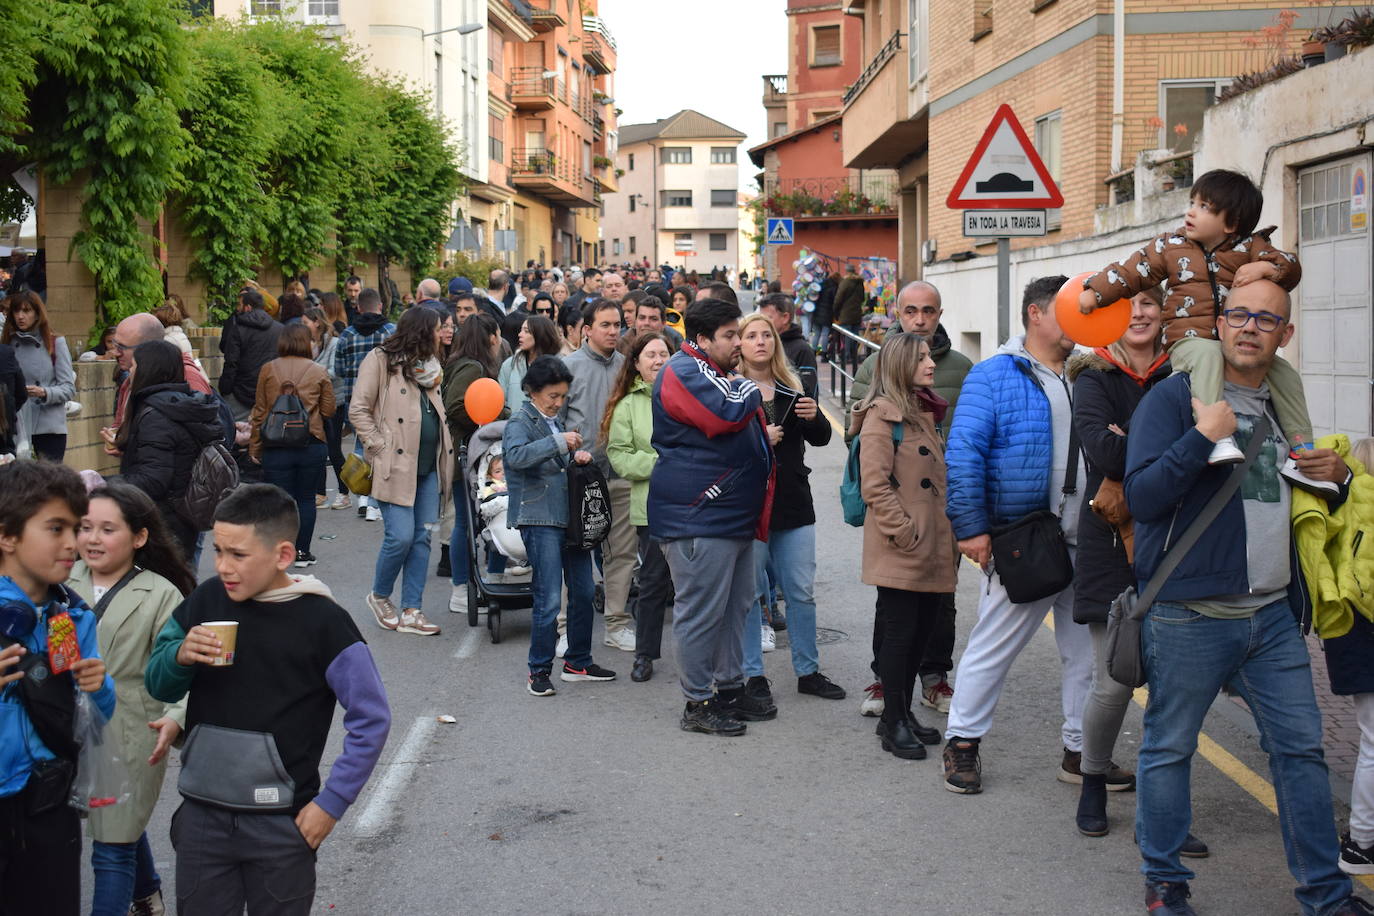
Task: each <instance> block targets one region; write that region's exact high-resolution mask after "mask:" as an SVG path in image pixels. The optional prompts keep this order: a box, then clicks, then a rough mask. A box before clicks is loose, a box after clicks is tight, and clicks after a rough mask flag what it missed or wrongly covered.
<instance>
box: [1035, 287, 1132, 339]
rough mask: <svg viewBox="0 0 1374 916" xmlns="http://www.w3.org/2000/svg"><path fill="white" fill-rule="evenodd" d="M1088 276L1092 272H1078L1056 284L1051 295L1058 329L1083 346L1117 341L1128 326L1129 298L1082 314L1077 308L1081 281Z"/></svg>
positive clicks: (1129, 315) (1081, 290)
mask: <svg viewBox="0 0 1374 916" xmlns="http://www.w3.org/2000/svg"><path fill="white" fill-rule="evenodd" d="M1091 276H1092V272H1088V273H1081V274H1079V275H1078V276H1076V277H1070V278H1069V281H1068V282H1067V283H1065V284H1064V285H1063V286H1061V287H1059V292H1058V293H1056V294H1055V297H1054V317H1055V319H1056V320H1057V321H1058V322H1059V330H1061V331H1063V332H1064V336H1066V337H1068V338H1069V340H1072V341H1073V342H1074V343H1076V344H1079V345H1080V346H1084V347H1105V346H1107V345H1108V344H1113V343H1116V342H1117V341H1118V340H1120V339H1121V335H1122V334H1125V333H1126V328H1128V327H1130V324H1131V300H1130V299H1118V300H1116V301H1115V302H1110V303H1107V304H1106V305H1100V306H1098V307H1097V308H1095V309H1093V311H1092V313H1091V314H1088V315H1084V314H1083V313H1082V312H1080V311H1079V310H1078V296H1079V294H1080V293H1082V292H1083V281H1084V280H1086V279H1088V278H1089V277H1091Z"/></svg>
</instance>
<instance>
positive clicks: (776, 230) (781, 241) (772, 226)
mask: <svg viewBox="0 0 1374 916" xmlns="http://www.w3.org/2000/svg"><path fill="white" fill-rule="evenodd" d="M768 244H770V245H791V244H792V217H790V216H770V217H768Z"/></svg>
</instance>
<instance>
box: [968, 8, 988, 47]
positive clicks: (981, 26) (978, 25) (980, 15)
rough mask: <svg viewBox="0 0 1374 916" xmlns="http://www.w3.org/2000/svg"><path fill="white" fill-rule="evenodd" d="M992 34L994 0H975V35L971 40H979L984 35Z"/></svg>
mask: <svg viewBox="0 0 1374 916" xmlns="http://www.w3.org/2000/svg"><path fill="white" fill-rule="evenodd" d="M990 34H992V0H973V35H972V37H970V38H969V41H977V40H978V39H980V38H982V37H983V36H984V35H990Z"/></svg>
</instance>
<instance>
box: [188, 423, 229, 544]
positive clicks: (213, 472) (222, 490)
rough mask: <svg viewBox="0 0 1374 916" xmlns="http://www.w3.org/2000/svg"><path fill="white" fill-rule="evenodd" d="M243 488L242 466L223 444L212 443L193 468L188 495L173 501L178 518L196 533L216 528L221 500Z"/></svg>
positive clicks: (202, 452) (203, 451) (201, 453)
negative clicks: (235, 489) (240, 474)
mask: <svg viewBox="0 0 1374 916" xmlns="http://www.w3.org/2000/svg"><path fill="white" fill-rule="evenodd" d="M238 485H239V466H238V463H237V462H236V461H234V456H233V455H232V454H230V452H229V449H227V448H225V447H224V443H223V442H218V441H216V442H211V443H210V444H208V445H206V446H204V447H203V448H202V449H201V450H200V454H199V455H197V456H196V462H195V464H193V465H191V480H190V481H189V482H188V483H187V484H186V492H185V493H183V494H181V496H179V497H177V498H176V499H174V500H173V501H172V508H173V510H175V511H176V514H177V517H178V518H180V519H181V520H182V521H183V522H185V523H186V524H188V525H190V526H191V527H192V528H194V529H195V530H196V531H209V530H210V529H211V528H213V527H215V509H217V508H218V507H219V504H220V500H222V499H224V497H226V496H228V495H229V494H230V493H231V492H232V491H233V489H234V488H235V487H237V486H238Z"/></svg>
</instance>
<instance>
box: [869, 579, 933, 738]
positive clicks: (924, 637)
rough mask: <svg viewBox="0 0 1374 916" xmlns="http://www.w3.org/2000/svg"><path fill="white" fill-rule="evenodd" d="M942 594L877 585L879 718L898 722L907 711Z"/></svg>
mask: <svg viewBox="0 0 1374 916" xmlns="http://www.w3.org/2000/svg"><path fill="white" fill-rule="evenodd" d="M942 597H943V596H942V595H940V594H937V593H935V592H908V591H904V590H902V589H899V588H884V587H883V586H878V604H877V616H878V620H879V622H880V625H881V627H882V634H883V635H882V646H881V647H880V648H879V651H878V676H879V678H880V679H881V680H882V682H883V721H884V722H888V723H892V722H898V721H901V720H902V719H903V718H905V717H906V716H907V715H908V714H909V713H910V712H911V700H912V697H913V695H914V692H915V685H916V677H917V675H918V673H919V672H920V668H921V659H922V658H923V657H924V656H925V651H926V644H927V643H929V642H930V634H931V633H932V632H933V631H934V629H935V625H936V623H937V622H938V619H939V615H940V602H941V599H942Z"/></svg>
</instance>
